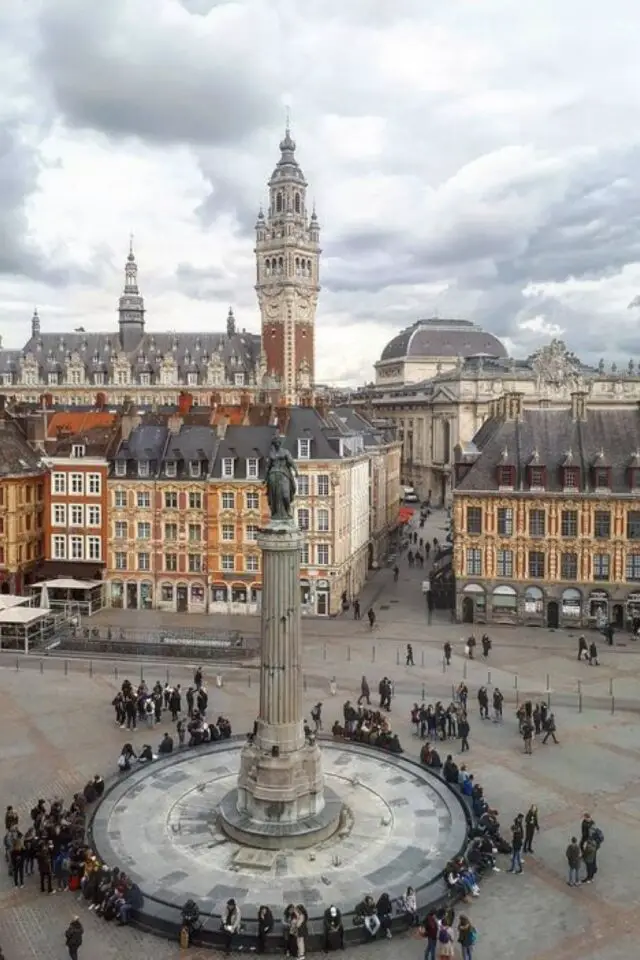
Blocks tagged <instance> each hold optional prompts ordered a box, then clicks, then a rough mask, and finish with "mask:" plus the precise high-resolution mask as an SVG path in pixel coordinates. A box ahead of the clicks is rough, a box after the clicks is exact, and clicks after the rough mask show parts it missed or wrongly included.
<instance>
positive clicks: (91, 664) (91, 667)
mask: <svg viewBox="0 0 640 960" xmlns="http://www.w3.org/2000/svg"><path fill="white" fill-rule="evenodd" d="M89 676H90V677H92V676H93V660H89Z"/></svg>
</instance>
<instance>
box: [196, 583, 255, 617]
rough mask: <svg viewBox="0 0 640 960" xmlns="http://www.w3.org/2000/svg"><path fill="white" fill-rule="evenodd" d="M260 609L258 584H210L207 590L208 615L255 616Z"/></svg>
mask: <svg viewBox="0 0 640 960" xmlns="http://www.w3.org/2000/svg"><path fill="white" fill-rule="evenodd" d="M261 607H262V587H261V585H260V584H259V583H251V584H249V583H241V582H237V583H212V584H211V586H210V588H209V613H225V614H237V615H243V614H257V613H260V609H261Z"/></svg>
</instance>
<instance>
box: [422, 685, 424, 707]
mask: <svg viewBox="0 0 640 960" xmlns="http://www.w3.org/2000/svg"><path fill="white" fill-rule="evenodd" d="M424 700H425V694H424V683H423V684H422V702H423V703H424Z"/></svg>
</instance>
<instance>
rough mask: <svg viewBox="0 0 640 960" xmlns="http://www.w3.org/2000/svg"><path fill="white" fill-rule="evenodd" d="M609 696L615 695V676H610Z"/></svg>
mask: <svg viewBox="0 0 640 960" xmlns="http://www.w3.org/2000/svg"><path fill="white" fill-rule="evenodd" d="M609 696H610V697H612V696H613V677H609Z"/></svg>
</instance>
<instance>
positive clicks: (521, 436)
mask: <svg viewBox="0 0 640 960" xmlns="http://www.w3.org/2000/svg"><path fill="white" fill-rule="evenodd" d="M585 416H586V419H585V420H582V421H581V420H579V419H575V420H574V419H572V416H571V411H570V410H569V409H566V408H565V409H563V410H552V409H526V408H525V409H524V410H523V411H522V418H521V419H520V420H505V419H502V418H500V417H493V418H490V419H489V420H487V421H485V423H484V424H483V425H482V427H481V428H480V430H479V431H478V433H477V434H476V435H475V437H474V441H473V442H474V444H475V445H476V447H477V448H478V450H479V451H480V456H479V457H478V459H477V460H476V462H475V463H474V464H473V466H472V467H471V468H470V469H469V471H468V472H467V473H466V474H465V476H464V477H463V478H462V479H461V480H460V481H459V483H458V484H457V485H456V489H457V490H459V491H461V492H464V491H487V492H490V491H494V490H495V491H497V490H498V472H497V469H496V468H497V467H498V466H499V465H500V464H501V463H502V462H503V461H502V451H503V450H504V449H505V448H507V449H508V450H509V461H510V462H511V463H513V464H514V465H515V467H516V483H515V489H516V490H517V489H526V467H527V465H528V464H531V463H532V457H533V455H534V452H535V451H537V452H538V462H539V463H540V464H541V465H544V466H545V467H546V468H547V479H546V489H547V490H549V491H550V492H560V491H562V490H563V483H562V476H561V469H560V468H562V467H567V466H573V467H578V468H579V469H580V476H581V482H582V484H583V486H584V485H585V484H588V483H589V475H590V468H591V466H592V464H593V462H594V458H595V457H596V456H599V454H600V453H602V454H603V460H602V462H603V463H606V465H607V467H609V468H610V469H611V490H612V492H614V493H628V492H629V482H628V475H627V470H628V467H629V464H630V463H631V462H632V458H633V455H634V452H635V451H640V411H639V410H637V409H635V408H634V407H631V406H629V407H620V408H613V409H606V408H604V409H596V408H593V409H591V408H589V407H587V410H586V414H585Z"/></svg>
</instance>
